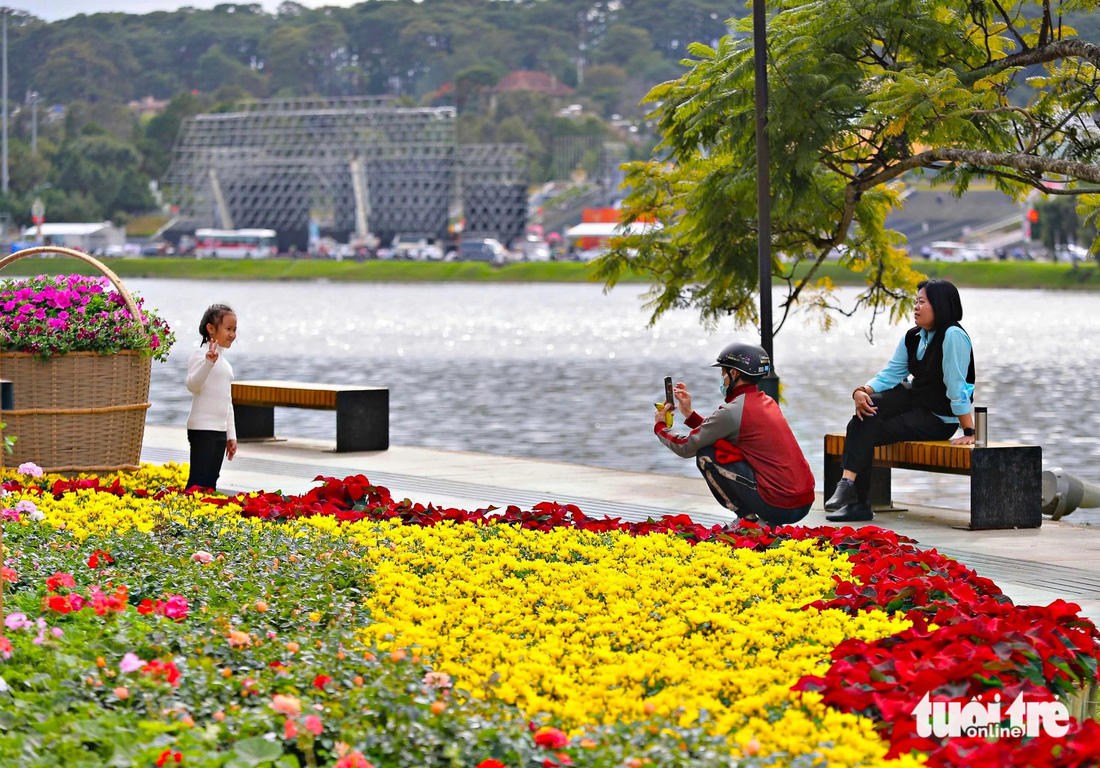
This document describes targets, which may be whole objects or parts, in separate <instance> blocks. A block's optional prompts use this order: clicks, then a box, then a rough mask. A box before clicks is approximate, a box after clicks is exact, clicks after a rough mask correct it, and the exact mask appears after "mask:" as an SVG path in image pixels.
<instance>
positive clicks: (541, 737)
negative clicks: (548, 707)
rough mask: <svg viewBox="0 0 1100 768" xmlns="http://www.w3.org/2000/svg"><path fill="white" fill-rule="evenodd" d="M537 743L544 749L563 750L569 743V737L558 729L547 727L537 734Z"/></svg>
mask: <svg viewBox="0 0 1100 768" xmlns="http://www.w3.org/2000/svg"><path fill="white" fill-rule="evenodd" d="M535 743H536V744H538V745H539V746H540V747H542V748H543V749H561V748H562V747H564V746H565V745H566V744H567V743H569V737H567V736H566V735H565V733H564V732H563V731H560V730H558V729H557V728H553V727H551V726H546V727H545V728H540V729H539V732H538V733H536V734H535Z"/></svg>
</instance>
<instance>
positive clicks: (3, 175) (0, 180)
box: [0, 8, 10, 195]
mask: <svg viewBox="0 0 1100 768" xmlns="http://www.w3.org/2000/svg"><path fill="white" fill-rule="evenodd" d="M9 12H10V11H9V10H8V9H7V8H0V14H3V16H4V75H3V81H4V82H3V85H0V89H2V90H3V92H4V117H3V120H4V150H3V151H4V167H3V170H0V192H3V193H4V194H5V195H6V194H7V193H8V13H9Z"/></svg>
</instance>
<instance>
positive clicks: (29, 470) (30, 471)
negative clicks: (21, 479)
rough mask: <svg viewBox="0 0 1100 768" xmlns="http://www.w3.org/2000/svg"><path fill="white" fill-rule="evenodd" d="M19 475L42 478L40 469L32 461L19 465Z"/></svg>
mask: <svg viewBox="0 0 1100 768" xmlns="http://www.w3.org/2000/svg"><path fill="white" fill-rule="evenodd" d="M18 471H19V474H21V475H30V476H31V477H42V467H40V466H38V465H37V464H35V463H34V462H33V461H27V462H24V463H23V464H20V465H19V470H18Z"/></svg>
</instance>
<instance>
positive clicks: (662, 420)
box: [653, 403, 672, 427]
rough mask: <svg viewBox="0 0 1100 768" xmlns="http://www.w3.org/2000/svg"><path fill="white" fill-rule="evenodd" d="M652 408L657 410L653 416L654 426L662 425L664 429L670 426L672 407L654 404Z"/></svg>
mask: <svg viewBox="0 0 1100 768" xmlns="http://www.w3.org/2000/svg"><path fill="white" fill-rule="evenodd" d="M653 406H654V407H655V408H656V409H657V411H656V415H655V416H654V423H655V424H663V425H664V426H666V427H671V426H672V406H671V405H669V404H668V403H654V404H653Z"/></svg>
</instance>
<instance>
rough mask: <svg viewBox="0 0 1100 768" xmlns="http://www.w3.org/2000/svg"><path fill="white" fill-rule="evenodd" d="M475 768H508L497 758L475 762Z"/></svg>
mask: <svg viewBox="0 0 1100 768" xmlns="http://www.w3.org/2000/svg"><path fill="white" fill-rule="evenodd" d="M477 768H508V766H506V765H505V764H504V763H502V762H500V761H499V760H482V761H481V762H480V763H478V764H477Z"/></svg>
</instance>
